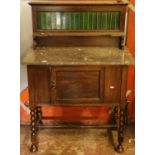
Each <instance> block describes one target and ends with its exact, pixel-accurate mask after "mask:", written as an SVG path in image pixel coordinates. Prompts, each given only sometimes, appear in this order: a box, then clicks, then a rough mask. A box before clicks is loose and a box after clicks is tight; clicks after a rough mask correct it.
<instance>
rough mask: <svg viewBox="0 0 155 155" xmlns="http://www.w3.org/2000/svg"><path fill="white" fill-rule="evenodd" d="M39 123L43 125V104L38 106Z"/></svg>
mask: <svg viewBox="0 0 155 155" xmlns="http://www.w3.org/2000/svg"><path fill="white" fill-rule="evenodd" d="M37 123H38V124H39V125H43V122H42V111H41V106H38V107H37Z"/></svg>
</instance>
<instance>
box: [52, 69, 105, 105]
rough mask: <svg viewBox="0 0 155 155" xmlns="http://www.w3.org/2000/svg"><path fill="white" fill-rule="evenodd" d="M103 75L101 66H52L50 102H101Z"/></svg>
mask: <svg viewBox="0 0 155 155" xmlns="http://www.w3.org/2000/svg"><path fill="white" fill-rule="evenodd" d="M103 77H104V76H103V70H102V68H101V67H75V66H74V67H52V68H51V88H52V90H51V99H52V103H55V104H60V103H61V104H63V103H66V102H67V103H71V104H73V103H74V104H79V103H100V102H103V81H104V79H103Z"/></svg>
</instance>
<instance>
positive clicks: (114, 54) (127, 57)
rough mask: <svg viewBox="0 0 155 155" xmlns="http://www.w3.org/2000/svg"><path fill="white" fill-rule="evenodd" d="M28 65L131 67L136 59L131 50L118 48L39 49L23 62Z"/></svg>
mask: <svg viewBox="0 0 155 155" xmlns="http://www.w3.org/2000/svg"><path fill="white" fill-rule="evenodd" d="M22 63H23V64H28V65H56V66H60V65H129V64H134V59H133V57H132V55H131V54H130V52H129V50H128V49H127V48H125V49H124V50H121V49H119V48H117V47H37V48H36V49H33V48H31V49H29V50H28V51H27V53H26V55H25V56H24V57H23V60H22Z"/></svg>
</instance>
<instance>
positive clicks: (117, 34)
mask: <svg viewBox="0 0 155 155" xmlns="http://www.w3.org/2000/svg"><path fill="white" fill-rule="evenodd" d="M56 36H89V37H90V36H112V37H121V36H125V34H124V32H118V31H115V32H90V31H89V32H86V31H85V32H82V31H76V32H71V31H69V32H64V31H63V32H61V31H59V32H34V34H33V37H56Z"/></svg>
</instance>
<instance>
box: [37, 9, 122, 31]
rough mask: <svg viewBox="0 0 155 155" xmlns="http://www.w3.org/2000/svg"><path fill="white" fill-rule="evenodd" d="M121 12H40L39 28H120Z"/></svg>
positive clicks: (38, 14) (38, 16) (38, 17)
mask: <svg viewBox="0 0 155 155" xmlns="http://www.w3.org/2000/svg"><path fill="white" fill-rule="evenodd" d="M119 26H120V12H110V11H108V12H105V11H98V12H93V11H87V12H86V11H85V12H38V13H37V28H38V29H44V30H46V29H47V30H118V29H119Z"/></svg>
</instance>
